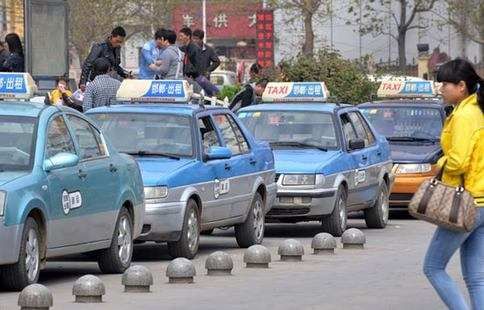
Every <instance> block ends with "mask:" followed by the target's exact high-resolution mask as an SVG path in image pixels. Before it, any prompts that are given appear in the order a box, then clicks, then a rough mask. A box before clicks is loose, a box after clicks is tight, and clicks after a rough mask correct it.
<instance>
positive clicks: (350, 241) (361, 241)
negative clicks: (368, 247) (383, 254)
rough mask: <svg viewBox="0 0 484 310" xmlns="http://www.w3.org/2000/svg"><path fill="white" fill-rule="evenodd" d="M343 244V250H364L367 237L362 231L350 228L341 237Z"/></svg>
mask: <svg viewBox="0 0 484 310" xmlns="http://www.w3.org/2000/svg"><path fill="white" fill-rule="evenodd" d="M341 242H342V243H343V249H364V247H365V243H366V237H365V234H364V233H363V232H362V231H361V230H359V229H356V228H350V229H348V230H346V231H345V232H344V233H343V235H342V236H341Z"/></svg>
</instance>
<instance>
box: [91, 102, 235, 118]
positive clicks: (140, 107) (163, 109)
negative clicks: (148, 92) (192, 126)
mask: <svg viewBox="0 0 484 310" xmlns="http://www.w3.org/2000/svg"><path fill="white" fill-rule="evenodd" d="M217 109H226V108H223V107H220V106H209V105H206V106H200V105H198V104H187V103H181V104H175V103H142V104H141V103H140V104H136V103H127V104H117V105H112V106H105V107H98V108H94V109H91V110H89V111H88V112H87V113H113V112H114V113H160V114H179V115H186V116H191V115H193V114H196V113H198V112H202V111H206V110H217Z"/></svg>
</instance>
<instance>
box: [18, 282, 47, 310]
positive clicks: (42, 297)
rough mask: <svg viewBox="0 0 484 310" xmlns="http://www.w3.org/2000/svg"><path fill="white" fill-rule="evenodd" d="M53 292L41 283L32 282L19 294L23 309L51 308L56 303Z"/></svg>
mask: <svg viewBox="0 0 484 310" xmlns="http://www.w3.org/2000/svg"><path fill="white" fill-rule="evenodd" d="M53 300H54V299H53V298H52V293H51V292H50V290H49V289H48V288H47V287H45V286H43V285H41V284H31V285H29V286H27V287H26V288H24V289H23V290H22V292H20V295H19V296H18V305H19V306H20V309H21V310H49V308H50V307H52V306H53V304H54V301H53Z"/></svg>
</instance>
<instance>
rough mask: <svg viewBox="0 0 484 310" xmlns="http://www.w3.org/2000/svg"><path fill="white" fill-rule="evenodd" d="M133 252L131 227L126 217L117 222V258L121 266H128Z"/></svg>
mask: <svg viewBox="0 0 484 310" xmlns="http://www.w3.org/2000/svg"><path fill="white" fill-rule="evenodd" d="M132 251H133V238H132V235H131V225H130V223H129V220H128V218H127V217H126V216H123V217H122V218H121V220H120V221H119V228H118V256H119V259H120V260H121V263H122V264H123V265H127V264H129V260H130V258H131V253H132Z"/></svg>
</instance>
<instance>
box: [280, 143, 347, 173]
mask: <svg viewBox="0 0 484 310" xmlns="http://www.w3.org/2000/svg"><path fill="white" fill-rule="evenodd" d="M338 153H339V151H327V152H325V151H321V150H317V149H283V150H281V149H275V150H274V159H275V167H276V173H309V174H312V173H322V170H323V168H324V167H325V166H326V165H328V164H329V163H330V162H331V161H332V159H333V158H335V156H336V155H337V154H338Z"/></svg>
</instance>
